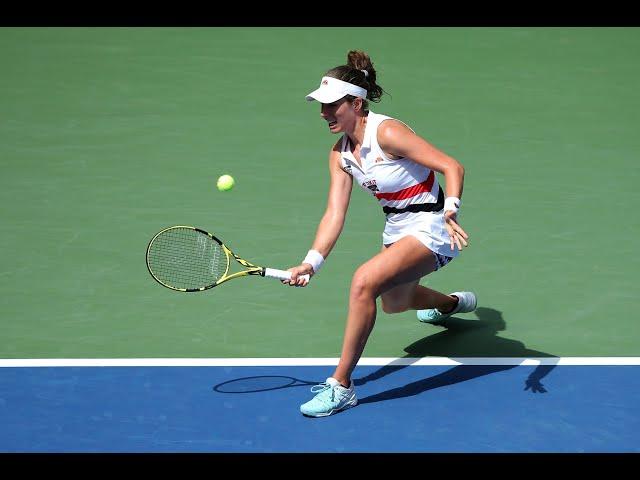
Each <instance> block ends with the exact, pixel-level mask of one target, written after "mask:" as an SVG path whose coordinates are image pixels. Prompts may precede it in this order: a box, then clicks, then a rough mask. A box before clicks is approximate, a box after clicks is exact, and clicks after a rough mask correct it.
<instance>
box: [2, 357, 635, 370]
mask: <svg viewBox="0 0 640 480" xmlns="http://www.w3.org/2000/svg"><path fill="white" fill-rule="evenodd" d="M337 364H338V358H7V359H0V368H1V367H295V366H316V365H318V366H320V365H337ZM358 365H400V366H401V365H413V366H439V365H640V357H532V358H522V357H519V358H518V357H501V358H489V357H452V358H449V357H423V358H406V357H402V358H394V357H364V358H361V359H360V361H359V362H358Z"/></svg>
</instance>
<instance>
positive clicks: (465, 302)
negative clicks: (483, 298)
mask: <svg viewBox="0 0 640 480" xmlns="http://www.w3.org/2000/svg"><path fill="white" fill-rule="evenodd" d="M450 295H453V296H454V297H458V304H457V305H456V308H454V309H453V310H452V311H450V312H448V313H442V312H440V310H438V309H437V308H427V309H425V310H418V311H417V315H418V320H420V321H421V322H422V323H437V322H441V321H443V320H446V319H447V318H449V317H450V316H451V315H455V314H456V313H468V312H473V311H474V310H475V309H476V307H477V306H478V299H477V298H476V295H475V293H473V292H453V293H451V294H450Z"/></svg>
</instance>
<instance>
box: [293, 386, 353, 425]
mask: <svg viewBox="0 0 640 480" xmlns="http://www.w3.org/2000/svg"><path fill="white" fill-rule="evenodd" d="M311 392H312V393H315V394H316V396H315V397H313V398H312V399H311V400H309V401H308V402H307V403H304V404H302V405H300V412H302V414H303V415H306V416H308V417H326V416H329V415H333V414H334V413H338V412H339V411H341V410H345V409H347V408H350V407H355V406H356V405H357V404H358V398H357V397H356V389H355V386H354V384H353V381H351V385H350V386H349V388H345V387H343V386H342V385H340V382H338V381H337V380H336V379H335V378H333V377H329V378H327V381H326V382H324V383H321V384H319V385H314V386H313V387H311Z"/></svg>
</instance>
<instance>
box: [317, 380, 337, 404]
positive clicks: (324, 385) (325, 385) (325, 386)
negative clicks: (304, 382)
mask: <svg viewBox="0 0 640 480" xmlns="http://www.w3.org/2000/svg"><path fill="white" fill-rule="evenodd" d="M329 389H330V390H331V399H330V400H331V401H333V400H334V398H335V394H336V390H335V388H333V387H332V386H331V385H329V384H328V383H320V384H318V385H314V386H313V387H311V393H322V392H325V391H326V390H329ZM320 399H322V400H324V397H320Z"/></svg>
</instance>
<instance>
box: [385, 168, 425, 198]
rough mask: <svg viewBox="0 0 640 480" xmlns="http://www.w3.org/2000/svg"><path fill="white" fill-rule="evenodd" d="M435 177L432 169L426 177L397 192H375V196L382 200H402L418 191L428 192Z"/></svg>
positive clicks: (416, 193)
mask: <svg viewBox="0 0 640 480" xmlns="http://www.w3.org/2000/svg"><path fill="white" fill-rule="evenodd" d="M434 179H435V175H434V174H433V170H432V171H431V173H429V176H428V177H427V179H426V180H425V181H424V182H422V183H418V184H416V185H412V186H410V187H407V188H403V189H402V190H398V191H397V192H388V193H380V192H378V193H376V198H378V199H384V200H403V199H405V198H409V197H414V196H416V195H418V194H419V193H424V192H430V191H431V187H433V180H434Z"/></svg>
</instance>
